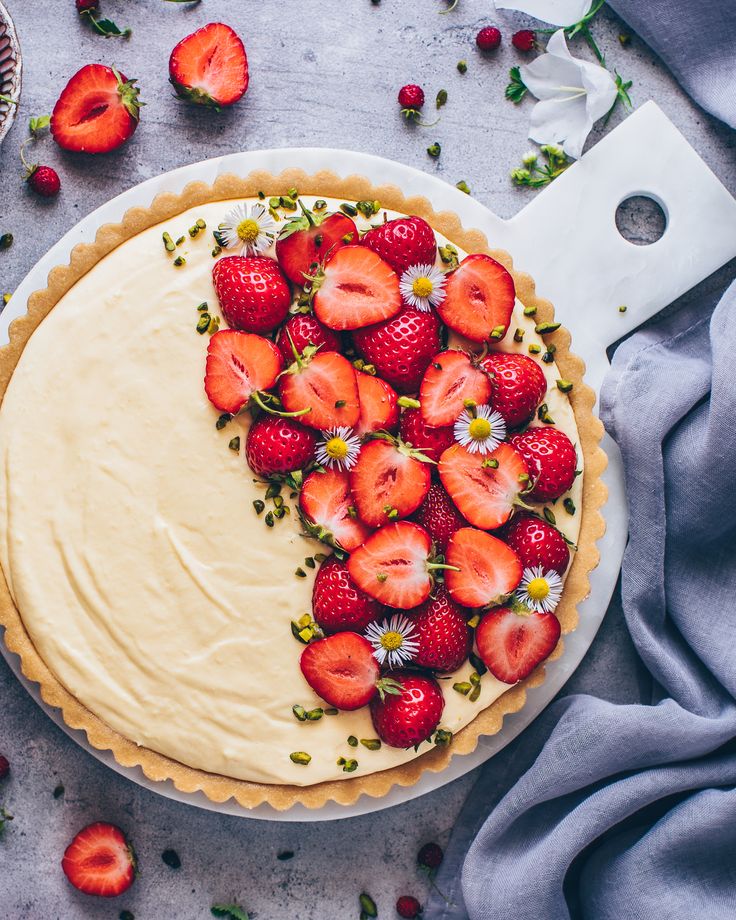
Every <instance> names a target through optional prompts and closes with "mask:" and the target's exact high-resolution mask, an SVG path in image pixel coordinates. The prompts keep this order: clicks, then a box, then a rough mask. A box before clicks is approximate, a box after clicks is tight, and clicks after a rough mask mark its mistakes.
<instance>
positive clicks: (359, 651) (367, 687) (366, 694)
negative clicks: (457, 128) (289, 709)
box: [299, 632, 381, 711]
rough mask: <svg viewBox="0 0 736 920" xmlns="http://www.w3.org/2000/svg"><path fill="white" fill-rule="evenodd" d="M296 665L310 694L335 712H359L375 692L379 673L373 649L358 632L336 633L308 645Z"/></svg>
mask: <svg viewBox="0 0 736 920" xmlns="http://www.w3.org/2000/svg"><path fill="white" fill-rule="evenodd" d="M299 664H300V667H301V669H302V674H303V675H304V677H305V678H306V680H307V683H308V684H309V686H310V687H311V688H312V689H313V690H314V692H315V693H316V694H317V695H318V696H321V697H322V699H323V700H324V701H325V702H326V703H329V704H330V706H335V707H336V708H337V709H344V710H348V711H350V710H353V709H360V708H361V706H366V705H367V704H368V703H370V701H371V700H372V699H373V697H374V696H375V695H376V693H377V692H378V688H377V684H378V681H379V679H380V676H381V672H380V669H379V667H378V662H377V661H376V659H375V658H374V657H373V646H372V645H371V644H370V642H369V641H368V640H367V639H364V638H363V636H361V635H359V634H358V633H355V632H339V633H335V634H334V635H332V636H327V637H326V638H325V639H318V640H317V641H316V642H311V643H310V644H309V645H308V646H307V647H306V648H305V649H304V651H303V652H302V656H301V659H300V662H299Z"/></svg>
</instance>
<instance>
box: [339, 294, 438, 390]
mask: <svg viewBox="0 0 736 920" xmlns="http://www.w3.org/2000/svg"><path fill="white" fill-rule="evenodd" d="M353 342H354V343H355V347H356V349H357V350H358V353H359V354H360V356H361V357H362V358H363V359H364V360H365V361H366V362H367V363H368V364H373V365H374V366H375V368H376V370H377V372H378V375H379V376H380V377H383V379H384V380H385V381H386V382H387V383H390V384H391V386H392V387H393V388H394V389H395V390H397V391H398V392H399V393H416V391H417V390H418V389H419V384H420V383H421V382H422V377H423V376H424V372H425V371H426V370H427V367H428V365H429V363H430V361H431V360H432V358H433V356H434V355H435V354H436V353H437V351H438V350H439V347H440V321H439V319H438V318H437V315H436V314H435V313H424V312H423V311H421V310H415V309H414V308H413V307H406V308H405V309H404V310H402V311H401V313H399V314H398V315H397V316H394V317H393V318H392V319H389V320H386V321H385V322H383V323H375V324H374V325H373V326H366V328H365V329H357V330H356V331H355V332H354V333H353Z"/></svg>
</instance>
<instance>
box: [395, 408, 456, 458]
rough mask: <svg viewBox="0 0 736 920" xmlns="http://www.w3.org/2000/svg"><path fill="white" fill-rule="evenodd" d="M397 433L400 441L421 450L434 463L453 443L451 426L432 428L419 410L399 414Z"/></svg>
mask: <svg viewBox="0 0 736 920" xmlns="http://www.w3.org/2000/svg"><path fill="white" fill-rule="evenodd" d="M399 433H400V434H401V440H402V441H404V442H405V443H406V444H409V445H410V446H411V447H415V448H416V449H417V450H421V452H422V453H423V454H424V455H425V457H429V459H430V460H434V461H435V462H437V461H438V460H439V459H440V457H441V456H442V453H443V452H444V451H446V450H447V448H448V447H451V446H452V445H453V444H454V443H455V433H454V431H453V428H452V425H448V426H447V427H444V428H433V427H432V426H431V425H428V424H427V423H426V422H425V421H424V419H423V418H422V412H421V410H420V409H407V410H406V411H405V412H402V413H401V420H400V422H399Z"/></svg>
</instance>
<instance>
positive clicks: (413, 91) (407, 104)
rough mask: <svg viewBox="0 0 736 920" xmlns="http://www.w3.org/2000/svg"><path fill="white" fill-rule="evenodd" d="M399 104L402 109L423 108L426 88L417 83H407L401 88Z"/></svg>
mask: <svg viewBox="0 0 736 920" xmlns="http://www.w3.org/2000/svg"><path fill="white" fill-rule="evenodd" d="M399 105H400V106H401V108H402V109H421V107H422V106H423V105H424V90H423V89H422V87H421V86H417V85H416V83H407V84H406V86H402V87H401V89H400V90H399Z"/></svg>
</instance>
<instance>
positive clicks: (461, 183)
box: [455, 179, 470, 195]
mask: <svg viewBox="0 0 736 920" xmlns="http://www.w3.org/2000/svg"><path fill="white" fill-rule="evenodd" d="M455 188H457V189H460V191H461V192H465V194H466V195H470V186H469V185H468V183H467V182H466V181H465V179H461V180H460V181H459V182H456V183H455Z"/></svg>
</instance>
